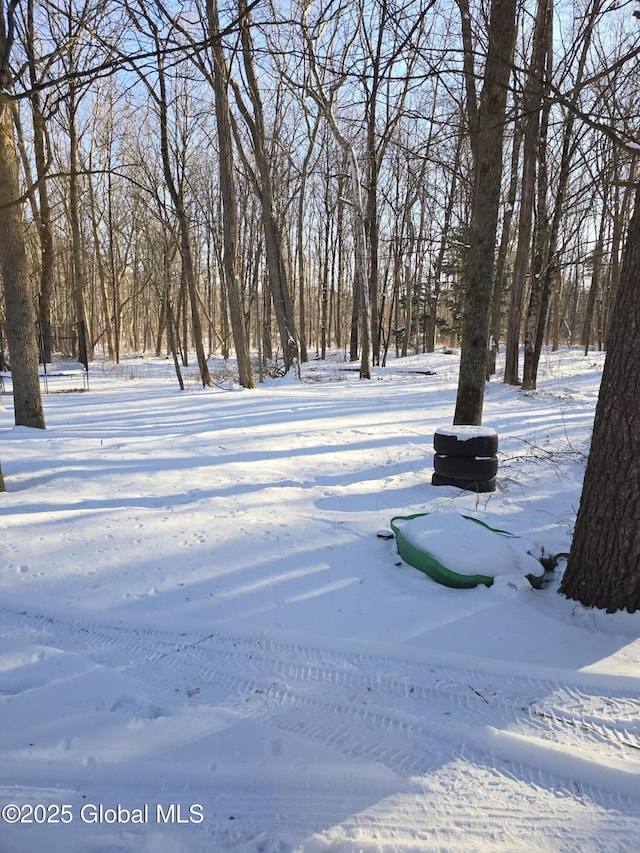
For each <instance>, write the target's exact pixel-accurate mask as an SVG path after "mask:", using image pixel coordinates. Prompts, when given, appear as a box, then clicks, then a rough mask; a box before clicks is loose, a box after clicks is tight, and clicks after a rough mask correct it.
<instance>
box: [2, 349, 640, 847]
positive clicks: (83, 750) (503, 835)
mask: <svg viewBox="0 0 640 853" xmlns="http://www.w3.org/2000/svg"><path fill="white" fill-rule="evenodd" d="M603 359H604V356H603V355H602V354H601V353H590V354H589V356H588V357H586V358H585V357H584V356H583V355H582V354H581V353H580V352H578V351H577V350H569V349H565V350H563V351H561V352H558V353H546V354H545V355H544V356H543V362H542V364H541V377H540V383H539V386H540V387H539V390H538V391H536V392H523V391H522V390H519V389H516V388H512V387H510V386H506V385H504V384H503V383H501V382H500V381H497V380H496V381H492V382H491V383H490V384H489V385H488V386H487V393H486V399H485V417H484V421H485V425H486V426H488V427H490V428H492V429H495V430H496V432H497V433H498V435H499V439H500V446H499V453H498V457H499V462H500V467H499V470H498V488H497V490H496V492H493V493H489V494H483V495H479V496H475V495H473V494H471V493H467V492H458V491H457V490H455V489H453V488H450V487H434V486H432V485H431V484H430V483H431V473H432V460H433V447H432V439H433V433H434V431H435V430H436V429H437V428H438V427H439V426H441V425H443V424H447V423H449V422H450V421H451V416H452V413H453V409H454V401H455V392H456V383H457V369H458V360H457V357H456V354H455V353H454V354H445V353H434V354H430V355H423V356H416V357H412V358H408V359H403V360H398V361H392V362H391V363H390V365H389V366H388V367H386V368H374V370H373V371H372V376H373V378H372V380H371V381H361V380H359V379H358V374H357V371H356V372H354V371H352V370H348V369H345V368H347V367H348V365H344V364H341V363H339V362H337V361H334V362H328V363H326V364H325V363H322V362H320V361H313V362H311V363H310V364H309V365H306V366H305V367H304V370H303V380H304V381H303V382H302V383H300V382H298V381H296V380H295V379H293V378H285V379H283V380H272V381H270V382H268V383H266V384H265V385H263V386H261V387H259V388H258V389H256V390H255V391H244V390H239V389H238V388H237V386H236V385H234V384H233V382H230V381H229V373H225V372H224V371H223V370H222V368H220V369H218V368H219V366H218V365H214V364H213V363H212V369H213V370H214V372H216V376H217V377H218V379H219V381H218V380H217V381H218V386H216V387H214V388H212V389H207V390H203V389H202V388H199V387H198V382H197V377H196V376H195V371H194V370H193V369H192V368H191V369H188V370H187V371H185V373H186V378H187V385H188V387H187V390H186V391H185V392H184V393H181V392H180V391H179V390H178V388H177V383H176V381H175V377H172V375H171V367H170V365H169V363H168V362H166V361H161V360H155V359H142V358H138V359H131V360H129V361H127V362H126V363H123V364H121V365H119V366H117V367H116V366H113V365H107V364H101V363H97V364H95V365H91V390H90V391H89V392H85V393H77V394H74V393H52V394H49V395H47V396H46V397H45V400H44V402H45V412H46V418H47V425H48V429H47V430H46V431H45V432H40V431H33V430H29V429H25V428H22V427H21V428H16V427H14V426H13V414H12V411H11V396H10V395H5V397H4V406H5V408H4V409H0V449H1V453H2V466H3V471H4V475H5V480H6V484H7V488H8V490H9V491H8V492H7V493H6V494H4V495H2V496H0V529H1V543H2V544H1V550H0V609H1V611H2V612H1V620H0V721H1V725H0V755H1V763H0V806H3V807H4V810H3V812H2V816H3V818H4V824H3V826H2V828H1V829H0V848H1V849H2V851H3V853H5V851H8V853H32V851H38V853H41V851H44V850H46V851H47V853H58V851H59V853H69V852H70V851H83V853H84V851H87V853H98V851H100V853H107V851H108V853H114V851H118V853H129V851H143V853H156V851H157V853H195V851H205V852H206V853H212V851H213V853H217V851H238V853H257V851H264V853H267V851H268V852H269V853H276V851H277V853H287V852H288V851H305V853H347V851H348V853H355V851H365V852H366V853H374V851H375V853H378V851H389V852H390V851H393V853H396V851H489V850H490V851H496V850H497V851H509V852H510V853H511V851H527V853H530V851H551V850H553V851H556V850H562V851H581V853H584V851H602V850H607V851H626V850H632V849H636V848H637V845H638V841H639V839H640V784H639V781H640V780H639V776H638V774H639V772H640V752H639V749H640V667H639V664H640V639H639V638H640V614H638V613H635V614H629V613H617V614H606V613H604V612H601V611H597V610H589V609H586V608H584V607H582V606H581V605H578V604H576V603H575V602H572V601H568V600H566V599H564V598H563V597H562V596H560V595H559V594H558V591H557V590H558V585H559V581H560V574H561V568H562V566H563V565H564V563H563V562H562V561H560V568H559V570H558V571H557V572H555V573H553V574H550V575H549V577H548V581H547V582H546V583H545V585H544V586H543V588H542V589H541V590H535V591H534V590H533V589H532V588H531V586H530V584H529V583H528V581H527V580H526V579H525V578H524V577H522V576H519V575H517V574H509V575H505V576H501V577H498V578H497V579H496V581H495V583H494V584H493V586H492V587H491V588H486V587H484V586H479V587H477V588H474V589H469V590H457V589H448V588H445V587H443V586H439V585H438V584H436V583H435V582H434V581H432V580H431V579H430V578H429V577H427V576H426V575H424V574H423V573H421V572H419V571H417V570H415V569H413V568H411V567H410V566H408V565H406V564H405V563H403V561H402V560H401V559H400V558H399V556H398V554H397V550H396V544H395V541H394V540H393V539H391V540H384V539H382V538H379V537H378V536H377V535H376V534H377V533H378V531H380V530H388V529H389V521H390V519H391V518H392V517H394V516H397V515H410V514H413V513H422V512H426V513H431V514H445V513H458V514H468V515H473V516H474V517H476V518H479V519H480V520H483V521H485V522H486V523H488V524H490V525H491V526H492V527H497V528H501V529H504V530H508V531H510V532H512V533H514V534H515V535H517V536H518V537H520V541H522V542H523V543H526V544H527V549H528V550H531V552H532V553H534V554H536V555H542V554H543V553H544V555H546V556H549V555H553V554H557V553H559V552H564V551H567V550H568V549H569V546H570V537H571V531H572V527H573V524H574V521H575V513H576V510H577V506H578V503H579V498H580V489H581V482H582V477H583V474H584V467H585V462H586V455H587V453H588V448H589V437H590V431H591V427H592V423H593V414H594V408H595V402H596V399H597V393H598V384H599V380H600V375H601V370H602V364H603ZM499 364H500V358H499ZM427 371H431V372H432V375H427ZM480 531H481V528H480V526H479V525H478V535H480ZM11 804H14V805H16V806H18V809H17V810H16V809H12V808H11ZM16 814H17V815H18V816H19V818H20V819H21V820H22V821H23V822H22V823H11V822H10V821H11V820H13V819H14V818H15V816H16ZM28 821H30V822H28Z"/></svg>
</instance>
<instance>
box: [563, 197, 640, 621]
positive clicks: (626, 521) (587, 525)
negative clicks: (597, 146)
mask: <svg viewBox="0 0 640 853" xmlns="http://www.w3.org/2000/svg"><path fill="white" fill-rule="evenodd" d="M638 280H640V188H639V189H637V190H636V199H635V211H634V214H633V217H632V219H631V222H630V225H629V232H628V236H627V244H626V248H625V253H624V258H623V263H622V270H621V274H620V286H619V291H618V297H617V300H616V305H615V308H614V312H613V319H612V323H611V332H610V339H609V348H608V352H607V358H606V362H605V366H604V372H603V375H602V383H601V387H600V395H599V397H598V405H597V407H596V415H595V423H594V428H593V438H592V443H591V452H590V454H589V460H588V463H587V470H586V473H585V478H584V485H583V489H582V497H581V500H580V508H579V510H578V517H577V519H576V526H575V531H574V535H573V542H572V545H571V554H570V556H569V562H568V565H567V570H566V573H565V576H564V579H563V581H562V584H561V586H560V592H561V593H563V594H564V595H566V596H567V597H568V598H571V599H574V600H576V601H580V602H582V604H585V605H586V606H587V607H600V608H603V609H606V610H607V611H608V612H614V611H616V610H624V609H626V610H628V611H629V612H631V613H633V612H634V611H636V610H638V609H640V492H639V491H638V483H639V482H640V417H639V414H638V413H639V411H640V410H639V408H638V400H640V291H639V290H638V286H637V284H638Z"/></svg>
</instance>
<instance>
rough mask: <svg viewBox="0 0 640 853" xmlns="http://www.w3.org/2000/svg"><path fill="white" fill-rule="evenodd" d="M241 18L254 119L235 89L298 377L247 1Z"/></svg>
mask: <svg viewBox="0 0 640 853" xmlns="http://www.w3.org/2000/svg"><path fill="white" fill-rule="evenodd" d="M238 9H239V12H240V15H241V18H240V37H241V42H242V59H243V66H244V71H245V75H246V78H247V86H248V90H249V97H250V100H251V106H252V108H253V117H250V116H249V115H248V112H247V111H246V110H245V109H244V108H243V104H242V103H241V101H242V99H241V98H240V96H239V95H240V93H239V90H238V89H237V87H236V86H234V91H235V92H236V95H237V100H238V102H239V106H240V109H241V111H242V113H243V116H244V118H245V121H246V123H247V126H248V128H249V131H250V133H251V139H252V142H253V154H254V157H255V162H256V166H257V171H258V181H259V186H258V196H259V199H260V205H261V208H262V225H263V228H264V242H265V253H266V256H267V270H268V272H269V282H270V284H271V295H272V298H273V307H274V311H275V315H276V323H277V324H278V331H279V333H280V342H281V344H282V352H283V356H284V364H285V369H286V370H289V368H290V367H291V366H292V365H293V364H295V365H296V368H297V371H298V374H299V373H300V349H299V341H298V333H297V330H296V322H295V312H294V309H293V300H292V299H291V292H290V290H289V282H288V280H287V271H286V264H285V260H284V253H283V250H282V245H283V239H282V229H281V227H280V224H279V222H278V220H277V218H276V211H275V203H274V196H273V181H272V178H271V164H270V162H269V156H268V152H267V150H266V147H265V145H266V131H265V124H264V109H263V105H262V95H261V93H260V87H259V85H258V79H257V77H256V73H255V67H254V60H253V54H254V46H253V38H252V36H251V25H252V21H251V15H250V13H249V10H248V6H247V2H246V0H238Z"/></svg>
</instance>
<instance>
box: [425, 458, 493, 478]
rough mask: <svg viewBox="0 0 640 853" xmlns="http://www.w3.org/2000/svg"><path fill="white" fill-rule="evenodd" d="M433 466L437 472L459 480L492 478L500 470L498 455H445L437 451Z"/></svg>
mask: <svg viewBox="0 0 640 853" xmlns="http://www.w3.org/2000/svg"><path fill="white" fill-rule="evenodd" d="M433 468H434V471H435V472H436V474H441V475H442V476H443V477H454V478H455V479H457V480H467V479H469V480H490V479H491V478H492V477H495V476H496V473H497V471H498V457H497V456H489V457H474V456H444V455H443V454H440V453H436V454H435V456H434V457H433Z"/></svg>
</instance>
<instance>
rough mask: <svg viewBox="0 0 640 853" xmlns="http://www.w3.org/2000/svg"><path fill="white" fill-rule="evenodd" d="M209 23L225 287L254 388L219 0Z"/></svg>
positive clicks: (239, 354) (210, 3) (244, 375)
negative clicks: (240, 265)
mask: <svg viewBox="0 0 640 853" xmlns="http://www.w3.org/2000/svg"><path fill="white" fill-rule="evenodd" d="M207 21H208V24H209V34H210V36H211V54H212V58H213V72H214V73H213V92H214V100H215V111H216V129H217V134H218V152H219V163H220V194H221V196H222V230H223V249H222V255H223V269H224V284H225V288H226V291H227V299H228V301H229V313H230V315H231V329H232V332H233V341H234V345H235V350H236V358H237V360H238V380H239V382H240V384H241V385H242V386H243V387H244V388H254V387H255V380H254V378H253V371H252V368H251V357H250V353H249V343H248V340H247V334H246V329H245V325H244V309H243V306H242V298H241V296H240V286H239V283H238V196H237V193H236V186H235V181H234V174H233V146H232V139H231V122H230V118H229V92H228V81H229V71H228V69H227V60H226V57H225V55H224V51H223V49H222V43H221V41H220V19H219V15H218V3H217V0H207Z"/></svg>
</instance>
